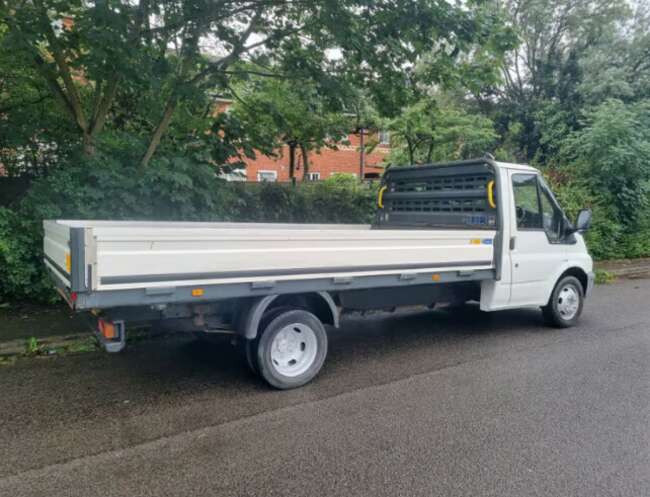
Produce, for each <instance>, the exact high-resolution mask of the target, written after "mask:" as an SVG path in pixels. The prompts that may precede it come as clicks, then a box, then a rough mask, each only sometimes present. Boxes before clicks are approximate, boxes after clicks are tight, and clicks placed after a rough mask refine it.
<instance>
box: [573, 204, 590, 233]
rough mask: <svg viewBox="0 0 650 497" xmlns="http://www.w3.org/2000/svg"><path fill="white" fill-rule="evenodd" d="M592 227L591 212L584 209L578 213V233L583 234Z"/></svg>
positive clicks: (576, 225) (576, 226)
mask: <svg viewBox="0 0 650 497" xmlns="http://www.w3.org/2000/svg"><path fill="white" fill-rule="evenodd" d="M590 227H591V210H590V209H582V210H581V211H580V212H578V217H577V218H576V224H575V229H576V231H577V232H578V233H583V232H585V231H587V230H588V229H589V228H590Z"/></svg>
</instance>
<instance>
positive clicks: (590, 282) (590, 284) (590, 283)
mask: <svg viewBox="0 0 650 497" xmlns="http://www.w3.org/2000/svg"><path fill="white" fill-rule="evenodd" d="M595 284H596V273H594V272H593V271H591V272H590V273H589V274H587V291H586V292H585V297H589V295H591V292H592V291H593V289H594V285H595Z"/></svg>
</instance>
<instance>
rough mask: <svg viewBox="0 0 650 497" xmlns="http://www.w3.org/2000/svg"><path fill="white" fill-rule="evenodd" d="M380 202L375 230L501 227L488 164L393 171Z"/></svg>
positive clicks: (423, 167)
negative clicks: (498, 223)
mask: <svg viewBox="0 0 650 497" xmlns="http://www.w3.org/2000/svg"><path fill="white" fill-rule="evenodd" d="M378 204H379V209H378V211H377V218H376V222H375V225H374V227H375V228H380V229H381V228H384V229H398V228H413V227H423V228H440V229H490V230H494V229H496V228H497V208H496V206H497V199H496V187H495V186H494V172H493V171H492V168H491V166H490V165H489V164H486V163H475V164H450V165H428V166H418V167H404V168H400V167H393V168H390V169H389V170H388V171H387V172H386V174H385V175H384V180H383V183H382V187H381V190H380V199H379V202H378Z"/></svg>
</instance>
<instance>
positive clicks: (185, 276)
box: [92, 226, 495, 291]
mask: <svg viewBox="0 0 650 497" xmlns="http://www.w3.org/2000/svg"><path fill="white" fill-rule="evenodd" d="M92 230H93V237H94V243H95V246H96V253H95V257H96V265H95V266H96V271H95V272H94V278H95V280H94V287H95V288H96V289H97V290H99V291H102V290H119V289H133V288H142V287H146V288H155V287H163V288H164V287H169V286H180V285H195V284H197V283H198V284H204V285H218V284H231V283H260V282H265V281H269V280H273V281H280V280H282V281H286V280H305V279H314V278H330V277H346V276H358V275H362V274H364V275H378V274H397V273H401V272H404V271H409V270H411V271H417V270H421V271H431V270H433V271H436V270H442V269H445V268H452V267H460V268H467V269H472V268H474V269H486V268H488V269H489V268H492V266H493V241H494V236H495V232H488V231H485V230H476V231H473V230H458V231H453V230H444V231H440V230H438V231H436V230H369V229H361V230H359V229H341V230H314V229H309V230H299V229H295V228H292V229H288V230H282V229H263V228H257V229H214V228H210V229H205V228H185V229H176V228H167V229H161V228H159V227H152V228H147V227H137V228H136V227H128V226H124V227H117V226H111V227H94V228H93V229H92Z"/></svg>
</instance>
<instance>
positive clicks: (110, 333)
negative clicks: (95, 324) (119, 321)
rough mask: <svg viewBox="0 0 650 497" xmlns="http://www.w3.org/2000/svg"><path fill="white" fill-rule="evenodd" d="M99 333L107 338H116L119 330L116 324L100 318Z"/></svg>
mask: <svg viewBox="0 0 650 497" xmlns="http://www.w3.org/2000/svg"><path fill="white" fill-rule="evenodd" d="M99 333H100V334H101V335H102V336H103V337H104V338H105V339H106V340H115V339H116V338H117V330H116V329H115V325H114V324H113V323H111V322H110V321H106V320H105V319H100V320H99Z"/></svg>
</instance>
